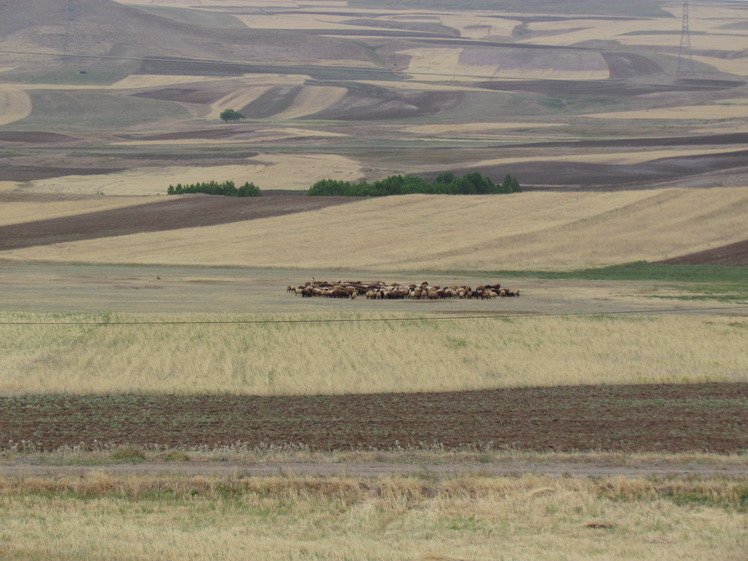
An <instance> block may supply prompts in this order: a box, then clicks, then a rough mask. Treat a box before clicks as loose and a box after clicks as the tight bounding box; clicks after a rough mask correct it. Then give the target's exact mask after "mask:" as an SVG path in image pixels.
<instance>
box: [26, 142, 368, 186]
mask: <svg viewBox="0 0 748 561" xmlns="http://www.w3.org/2000/svg"><path fill="white" fill-rule="evenodd" d="M288 136H289V135H288V133H287V131H285V130H284V131H283V133H282V135H280V136H278V135H274V136H271V137H269V138H287V137H288ZM195 142H196V141H194V140H191V141H187V142H185V143H187V144H194V143H195ZM198 142H202V141H198ZM169 143H172V142H169ZM123 144H142V143H140V142H128V143H123ZM172 144H174V143H172ZM175 144H179V142H176V143H175ZM246 162H247V163H246V164H245V165H233V166H211V167H190V166H180V167H166V168H157V167H147V168H134V169H130V170H127V171H123V172H118V173H108V174H105V175H84V176H78V175H69V176H64V177H55V178H51V179H39V180H37V181H32V182H31V183H30V186H29V187H28V189H29V190H31V191H36V192H42V193H49V192H51V193H70V194H87V195H93V194H96V193H104V194H106V195H116V196H153V195H159V194H161V195H165V194H166V189H167V188H168V187H169V185H176V184H177V183H182V184H192V183H199V182H202V181H206V182H207V181H218V182H221V181H229V180H231V181H234V183H236V184H237V185H240V184H243V183H244V182H246V181H250V182H252V183H254V184H255V185H257V186H258V187H259V188H260V189H302V190H303V189H308V188H309V187H311V186H312V184H313V183H314V182H316V181H319V180H320V179H325V178H327V177H330V176H331V175H332V176H334V177H336V178H339V179H344V180H346V181H354V180H356V179H358V178H360V177H361V176H362V171H361V166H360V164H359V163H358V162H355V161H353V160H349V159H348V158H344V157H342V156H335V155H327V154H320V155H317V154H307V155H305V154H291V155H285V154H280V155H271V154H266V155H262V156H258V157H256V158H249V159H247V160H246Z"/></svg>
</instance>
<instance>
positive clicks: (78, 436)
mask: <svg viewBox="0 0 748 561" xmlns="http://www.w3.org/2000/svg"><path fill="white" fill-rule="evenodd" d="M0 435H2V438H0V448H6V449H7V448H9V447H12V446H13V444H14V443H21V441H25V442H26V443H27V445H28V446H31V445H33V446H34V447H36V449H37V450H55V449H58V448H60V447H63V446H80V445H82V446H83V447H84V448H86V447H90V448H95V447H97V446H109V445H136V446H142V447H149V446H150V447H152V446H155V445H158V446H166V447H193V446H206V447H208V448H214V447H220V446H224V445H232V444H236V443H246V444H247V445H248V446H250V447H251V446H262V445H277V446H286V445H303V446H306V447H308V448H309V449H311V450H316V451H331V450H370V449H377V450H391V449H398V447H403V448H408V447H421V448H423V447H427V446H432V445H441V446H443V447H445V448H446V449H462V448H473V449H485V448H493V449H504V448H505V449H516V450H532V451H557V452H572V451H615V452H661V453H669V452H715V453H734V452H739V451H745V450H746V449H748V383H741V384H700V385H635V386H576V387H555V388H522V389H504V390H492V391H475V392H450V393H421V394H382V395H347V396H313V397H252V396H220V395H218V396H213V395H198V396H173V395H172V396H142V395H104V396H72V395H61V396H43V395H41V396H40V395H31V396H19V397H3V398H0Z"/></svg>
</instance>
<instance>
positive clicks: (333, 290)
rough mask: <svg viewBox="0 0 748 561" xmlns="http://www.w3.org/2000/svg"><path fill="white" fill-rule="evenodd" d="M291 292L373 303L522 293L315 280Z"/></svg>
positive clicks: (486, 288)
mask: <svg viewBox="0 0 748 561" xmlns="http://www.w3.org/2000/svg"><path fill="white" fill-rule="evenodd" d="M286 290H287V292H290V293H293V294H296V295H301V296H302V297H307V298H309V297H313V296H325V297H328V298H357V297H359V296H365V297H366V298H367V299H369V300H396V299H405V298H412V299H415V300H440V299H443V298H479V299H482V300H488V299H490V298H516V297H519V290H510V289H508V288H501V285H500V284H486V285H481V286H477V287H475V288H472V287H470V286H466V285H462V286H445V287H441V286H439V285H438V284H436V285H431V284H429V283H428V282H422V283H421V284H398V283H391V284H387V283H384V282H368V283H367V282H359V281H338V282H336V283H331V282H327V281H315V280H314V279H312V280H311V281H308V282H307V283H306V284H304V285H302V286H289V287H288V288H287V289H286Z"/></svg>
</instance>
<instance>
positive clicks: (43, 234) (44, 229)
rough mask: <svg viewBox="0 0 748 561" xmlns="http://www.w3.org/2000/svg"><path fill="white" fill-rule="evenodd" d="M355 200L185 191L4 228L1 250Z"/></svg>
mask: <svg viewBox="0 0 748 561" xmlns="http://www.w3.org/2000/svg"><path fill="white" fill-rule="evenodd" d="M0 200H2V199H0ZM355 200H357V199H355V198H351V197H304V196H294V195H276V196H271V197H253V198H230V197H211V196H207V195H206V196H202V195H187V196H181V197H175V198H170V199H168V200H164V201H160V202H151V203H146V204H140V205H132V204H131V205H129V206H126V207H124V208H117V209H111V210H102V211H99V212H90V213H86V214H83V215H78V216H74V217H69V216H67V217H60V218H51V219H48V220H41V221H35V222H25V223H21V224H11V225H6V226H0V251H2V250H6V249H11V248H20V247H31V246H35V245H46V244H49V243H58V242H61V241H73V240H83V239H92V238H101V237H109V236H121V235H125V234H131V233H134V232H160V231H164V230H174V229H179V228H191V227H196V226H209V225H214V224H226V223H230V222H239V221H244V220H254V219H258V218H267V217H269V216H281V215H284V214H292V213H296V212H304V211H308V210H315V209H319V208H324V207H327V206H332V205H339V204H345V203H349V202H353V201H355Z"/></svg>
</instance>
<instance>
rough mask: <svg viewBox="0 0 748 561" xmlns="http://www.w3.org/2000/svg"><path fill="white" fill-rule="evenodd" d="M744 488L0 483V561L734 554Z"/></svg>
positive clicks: (747, 519) (513, 482) (590, 483)
mask: <svg viewBox="0 0 748 561" xmlns="http://www.w3.org/2000/svg"><path fill="white" fill-rule="evenodd" d="M747 497H748V484H747V483H746V481H745V480H693V481H682V480H660V481H655V480H645V479H623V478H603V479H598V480H593V479H564V478H561V479H559V478H548V477H538V476H524V477H519V478H500V477H499V478H488V477H481V476H471V477H457V478H448V479H443V480H431V479H428V478H426V479H424V478H415V477H398V478H380V479H376V480H361V479H354V478H344V477H336V478H327V479H308V478H294V477H268V478H241V477H240V476H234V477H192V478H190V477H152V476H145V475H143V476H134V477H116V476H107V475H103V474H96V473H93V474H90V475H88V476H85V477H75V478H65V477H57V478H24V477H20V478H2V479H0V528H2V529H0V538H2V539H0V556H1V557H2V558H3V559H9V560H22V559H23V560H27V559H51V558H54V559H59V560H60V561H65V560H74V559H87V560H92V561H93V560H99V559H100V560H109V559H120V560H125V559H126V560H132V561H140V560H143V561H145V560H148V561H152V560H162V559H163V560H165V559H182V560H196V561H197V560H200V561H202V560H204V559H215V560H234V559H237V560H238V559H247V558H248V557H249V558H256V559H267V560H280V559H284V560H289V559H291V560H297V559H298V560H305V559H336V560H343V559H355V560H357V561H359V560H362V561H365V560H374V559H376V560H400V559H402V560H406V559H407V560H412V559H422V560H425V559H429V560H447V559H486V560H487V559H491V560H495V559H523V560H535V559H543V560H550V559H554V560H555V559H558V560H565V559H575V560H592V559H595V560H607V559H611V560H612V559H640V560H659V559H665V558H670V559H681V560H699V561H701V560H704V559H720V560H728V561H730V560H734V561H738V560H739V559H743V558H744V557H743V555H742V553H741V552H744V551H745V550H746V547H748V540H747V538H746V534H745V531H744V529H745V525H746V523H748V515H746V506H747V504H746V498H747Z"/></svg>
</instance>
